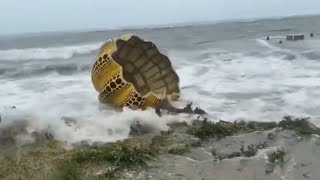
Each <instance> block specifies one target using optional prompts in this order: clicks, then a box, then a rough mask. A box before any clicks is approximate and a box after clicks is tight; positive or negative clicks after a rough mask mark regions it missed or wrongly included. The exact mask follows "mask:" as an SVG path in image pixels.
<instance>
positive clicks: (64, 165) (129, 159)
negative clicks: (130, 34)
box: [0, 116, 320, 180]
mask: <svg viewBox="0 0 320 180" xmlns="http://www.w3.org/2000/svg"><path fill="white" fill-rule="evenodd" d="M168 125H169V127H170V128H169V130H168V131H162V132H161V133H160V134H154V133H152V132H151V131H150V130H149V129H148V127H144V126H143V124H138V123H137V124H133V125H132V126H131V132H130V137H129V138H128V139H125V140H119V141H116V142H113V143H96V144H92V145H88V144H86V143H85V142H83V143H82V144H76V145H74V146H73V147H72V148H71V149H67V148H65V147H64V145H65V144H64V143H63V142H59V141H56V140H54V137H53V136H50V134H48V133H46V132H35V133H34V134H33V135H34V137H35V142H33V143H29V144H25V145H22V146H20V147H19V146H17V144H15V142H12V141H3V140H1V141H0V144H1V146H3V147H2V148H1V152H0V153H1V155H0V158H1V161H0V162H1V163H0V178H1V179H19V178H20V179H70V180H71V179H141V180H142V179H206V180H208V179H232V178H235V177H237V178H238V179H239V180H241V179H246V178H248V177H249V176H250V178H249V179H259V178H261V179H270V180H271V179H275V180H277V179H283V176H290V177H291V178H293V177H296V178H297V177H299V178H301V179H303V178H306V179H308V177H309V178H310V177H311V174H312V178H314V177H318V175H319V176H320V174H319V173H318V174H317V172H316V171H315V172H313V171H312V170H313V167H317V166H316V164H320V153H319V154H312V153H310V152H313V151H314V150H313V148H312V147H314V146H320V138H319V135H320V128H318V127H316V126H315V125H313V124H312V123H310V122H309V119H308V118H294V117H291V116H285V117H284V118H283V119H282V120H281V121H280V122H245V121H239V122H236V121H235V122H225V121H220V122H211V121H208V120H206V119H204V120H194V121H193V122H192V123H189V124H188V123H187V122H172V123H170V124H168ZM22 129H23V128H22ZM10 143H11V144H10ZM12 143H13V144H12ZM301 148H304V150H303V151H301ZM295 149H297V151H295ZM309 156H314V157H313V159H310V158H306V157H309ZM288 157H289V158H288ZM290 157H291V158H290ZM287 158H288V159H287ZM317 158H318V159H317ZM293 159H295V161H297V160H301V162H294V163H293V162H292V161H293ZM302 161H303V162H302ZM310 161H313V162H311V163H313V164H312V165H310ZM294 164H298V165H299V167H300V166H301V167H300V169H294V171H293V170H292V168H293V166H294ZM290 168H291V171H293V173H291V174H290V172H289V171H290ZM308 168H309V170H308ZM301 169H303V170H301ZM305 169H307V170H305ZM279 173H280V174H279ZM281 173H282V174H281ZM288 173H289V175H288ZM314 173H315V174H314ZM290 177H289V179H291V178H290Z"/></svg>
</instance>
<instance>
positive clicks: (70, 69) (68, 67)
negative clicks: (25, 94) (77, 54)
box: [0, 63, 91, 78]
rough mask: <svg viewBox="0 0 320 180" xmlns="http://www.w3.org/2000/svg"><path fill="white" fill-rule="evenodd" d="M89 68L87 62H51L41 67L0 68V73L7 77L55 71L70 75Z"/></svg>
mask: <svg viewBox="0 0 320 180" xmlns="http://www.w3.org/2000/svg"><path fill="white" fill-rule="evenodd" d="M90 69H91V65H89V64H75V63H73V64H53V65H45V66H41V67H36V66H32V67H24V68H20V67H19V68H3V69H0V75H3V76H5V77H7V78H20V77H30V76H39V75H44V74H50V73H57V74H59V75H71V74H75V73H80V72H84V71H89V70H90Z"/></svg>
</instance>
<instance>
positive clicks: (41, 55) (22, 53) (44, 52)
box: [0, 43, 102, 60]
mask: <svg viewBox="0 0 320 180" xmlns="http://www.w3.org/2000/svg"><path fill="white" fill-rule="evenodd" d="M101 44H102V43H92V44H83V45H73V46H62V47H48V48H26V49H9V50H0V60H39V59H54V58H60V59H69V58H71V57H73V56H74V55H77V54H78V55H81V54H88V53H91V52H92V51H94V50H97V49H98V48H99V47H100V46H101Z"/></svg>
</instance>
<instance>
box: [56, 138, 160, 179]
mask: <svg viewBox="0 0 320 180" xmlns="http://www.w3.org/2000/svg"><path fill="white" fill-rule="evenodd" d="M163 141H164V140H163V138H161V137H160V136H155V137H153V138H152V139H151V141H149V142H146V141H145V140H142V139H128V140H123V141H118V142H115V143H111V144H108V145H106V146H103V147H95V148H93V147H89V148H83V149H78V150H75V152H74V153H73V154H72V156H71V158H70V160H68V161H66V162H64V163H63V165H62V166H60V168H59V169H60V171H61V173H60V177H59V178H60V179H66V180H75V179H79V177H80V176H81V177H83V174H84V172H82V171H83V170H85V168H84V167H85V166H86V165H88V164H89V165H90V166H92V165H93V166H99V165H100V164H107V165H109V167H111V168H108V170H106V171H104V172H102V173H98V174H96V176H95V178H97V179H117V178H120V177H121V176H122V174H123V173H122V172H123V171H125V170H134V169H139V168H143V167H146V166H147V161H149V160H153V159H155V158H156V157H157V155H158V154H159V153H160V151H159V150H160V148H159V146H161V145H162V144H163Z"/></svg>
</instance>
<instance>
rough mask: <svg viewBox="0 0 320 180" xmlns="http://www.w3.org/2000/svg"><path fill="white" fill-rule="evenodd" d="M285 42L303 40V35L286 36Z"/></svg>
mask: <svg viewBox="0 0 320 180" xmlns="http://www.w3.org/2000/svg"><path fill="white" fill-rule="evenodd" d="M286 40H287V41H298V40H304V35H303V34H294V35H287V38H286Z"/></svg>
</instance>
